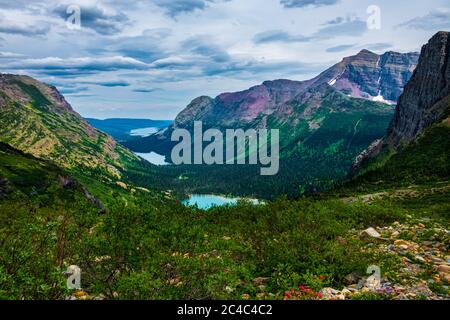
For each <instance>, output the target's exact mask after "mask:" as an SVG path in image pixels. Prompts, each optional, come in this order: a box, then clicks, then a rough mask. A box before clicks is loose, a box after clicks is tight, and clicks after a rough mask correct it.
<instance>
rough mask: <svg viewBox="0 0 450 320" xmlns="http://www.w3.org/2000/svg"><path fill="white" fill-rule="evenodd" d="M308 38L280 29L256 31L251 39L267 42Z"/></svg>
mask: <svg viewBox="0 0 450 320" xmlns="http://www.w3.org/2000/svg"><path fill="white" fill-rule="evenodd" d="M309 40H311V38H309V37H305V36H302V35H292V34H290V33H288V32H285V31H282V30H271V31H266V32H262V33H258V34H257V35H255V37H254V38H253V41H254V42H255V43H257V44H261V43H269V42H307V41H309Z"/></svg>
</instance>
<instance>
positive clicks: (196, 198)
mask: <svg viewBox="0 0 450 320" xmlns="http://www.w3.org/2000/svg"><path fill="white" fill-rule="evenodd" d="M239 200H244V199H242V198H227V197H224V196H217V195H212V194H193V195H191V196H190V198H189V199H187V200H184V201H183V204H184V205H185V206H195V205H197V206H198V208H199V209H203V210H208V209H210V208H212V207H214V206H217V207H220V206H225V205H236V204H237V202H238V201H239ZM246 200H248V201H250V202H252V203H253V204H255V205H256V204H259V203H260V201H259V200H256V199H246Z"/></svg>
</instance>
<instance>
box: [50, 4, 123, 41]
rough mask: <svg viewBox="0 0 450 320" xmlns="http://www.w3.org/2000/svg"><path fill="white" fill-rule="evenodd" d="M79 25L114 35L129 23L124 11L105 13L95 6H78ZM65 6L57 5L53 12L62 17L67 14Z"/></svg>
mask: <svg viewBox="0 0 450 320" xmlns="http://www.w3.org/2000/svg"><path fill="white" fill-rule="evenodd" d="M80 9H81V11H80V18H81V27H82V28H88V29H91V30H94V31H95V32H97V33H98V34H101V35H107V36H109V35H115V34H118V33H120V32H122V30H123V29H124V28H125V27H126V26H129V25H130V24H131V22H130V20H129V19H128V17H127V16H126V15H125V14H124V13H114V14H111V13H107V12H105V11H104V10H102V9H100V8H97V7H81V8H80ZM66 10H67V6H59V7H57V8H56V9H54V10H53V13H54V14H56V15H58V16H59V17H61V18H63V19H67V18H68V17H69V15H68V14H67V12H66Z"/></svg>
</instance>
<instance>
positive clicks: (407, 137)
mask: <svg viewBox="0 0 450 320" xmlns="http://www.w3.org/2000/svg"><path fill="white" fill-rule="evenodd" d="M448 95H450V33H448V32H439V33H438V34H436V35H435V36H434V37H433V38H432V39H431V40H430V41H429V42H428V44H427V45H425V46H424V47H423V49H422V52H421V55H420V61H419V64H418V66H417V69H416V71H415V73H414V75H413V77H412V78H411V80H410V82H409V83H408V85H407V86H406V88H405V91H404V93H403V94H402V96H401V97H400V99H399V104H398V108H397V110H396V113H395V116H394V120H393V122H392V124H391V126H390V128H389V132H388V135H387V137H386V139H385V143H387V144H388V145H389V146H392V147H393V148H394V149H398V148H399V147H400V146H401V145H404V144H407V143H409V142H411V141H412V140H414V139H415V138H416V137H417V136H418V135H420V134H421V133H422V132H423V130H424V129H425V128H427V127H429V126H430V125H431V124H433V123H434V122H436V121H437V120H440V119H442V117H443V116H444V115H445V113H446V112H447V111H448V109H449V104H448V101H447V103H445V101H442V100H443V99H444V98H446V97H447V96H448Z"/></svg>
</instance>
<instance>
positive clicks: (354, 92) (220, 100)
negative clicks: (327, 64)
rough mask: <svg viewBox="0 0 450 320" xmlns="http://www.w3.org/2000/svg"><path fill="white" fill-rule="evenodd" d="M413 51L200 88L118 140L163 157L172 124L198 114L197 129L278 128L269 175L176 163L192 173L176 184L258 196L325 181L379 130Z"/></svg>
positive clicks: (319, 186)
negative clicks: (167, 119) (227, 88)
mask: <svg viewBox="0 0 450 320" xmlns="http://www.w3.org/2000/svg"><path fill="white" fill-rule="evenodd" d="M418 57H419V54H418V53H404V54H402V53H395V52H387V53H385V54H383V55H377V54H375V53H373V52H370V51H368V50H362V51H361V52H359V53H358V54H356V55H355V56H351V57H347V58H344V59H343V60H342V61H341V62H339V63H338V64H336V65H334V66H332V67H331V68H329V69H327V70H326V71H324V72H323V73H321V74H320V75H318V76H317V77H315V78H313V79H311V80H307V81H291V80H275V81H265V82H264V83H262V84H261V85H258V86H255V87H252V88H250V89H248V90H245V91H241V92H235V93H223V94H220V95H219V96H217V97H216V98H214V99H213V98H210V97H207V96H201V97H198V98H196V99H194V100H193V101H192V102H191V103H190V104H189V105H188V106H187V107H186V108H185V109H184V110H183V111H182V112H180V114H179V115H178V116H177V117H176V119H175V121H174V123H173V124H172V125H171V126H170V127H168V128H165V129H164V130H161V131H160V132H158V133H156V134H154V135H152V136H150V137H146V138H139V139H136V140H133V141H127V142H124V145H125V146H126V147H128V148H129V149H131V150H133V151H135V152H143V153H145V152H152V151H154V152H157V153H159V154H162V155H165V156H166V157H167V159H168V160H169V161H170V159H169V158H170V153H171V150H172V148H173V146H174V144H175V143H174V142H172V141H171V135H172V132H173V130H175V129H177V128H183V129H188V130H190V131H192V130H193V124H194V121H202V123H203V127H204V130H206V129H207V128H217V129H221V130H224V129H227V128H242V129H250V128H254V129H260V128H268V129H279V133H280V154H281V164H280V172H279V175H278V177H276V178H275V179H272V180H271V179H270V178H263V177H258V176H255V173H254V170H253V169H252V168H250V167H241V168H239V169H237V168H233V167H230V166H222V167H220V166H218V167H214V166H213V167H202V166H200V167H192V166H186V167H185V168H184V169H183V168H180V169H178V170H179V171H180V174H181V175H183V174H184V175H185V176H191V179H186V180H184V186H183V188H185V189H189V190H190V191H191V192H199V191H204V190H203V186H205V185H207V186H214V188H215V189H214V191H215V192H226V190H227V189H229V186H230V185H231V186H232V187H231V188H232V189H234V190H239V193H241V194H244V195H247V196H257V197H265V198H266V197H269V198H272V197H277V196H279V195H281V194H288V195H291V196H293V195H295V194H298V192H299V190H303V191H301V192H317V191H319V190H324V189H328V188H330V187H331V186H332V185H333V184H335V183H338V182H339V181H341V180H342V179H344V178H345V176H346V175H347V173H348V171H349V170H350V168H351V166H352V162H353V161H354V159H355V158H356V157H357V156H358V155H359V154H360V153H361V152H362V151H364V150H365V149H366V148H367V147H368V146H369V145H370V144H371V143H372V142H373V141H374V140H378V139H381V138H382V137H383V136H384V135H385V132H386V129H387V128H388V126H389V124H390V122H391V120H392V117H393V115H394V112H395V105H394V104H395V102H396V101H397V99H398V97H399V95H400V94H401V92H402V91H403V88H404V86H405V85H406V83H407V82H408V81H409V79H410V78H411V76H412V74H413V72H414V69H415V68H416V65H417V61H418ZM223 176H226V177H229V179H223V178H222V177H223ZM231 177H234V178H233V179H232V178H231ZM224 181H226V183H224ZM280 181H283V182H282V183H280ZM177 184H179V182H177ZM248 186H252V187H251V188H249V187H248ZM250 190H252V191H250ZM250 192H252V193H250Z"/></svg>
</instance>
